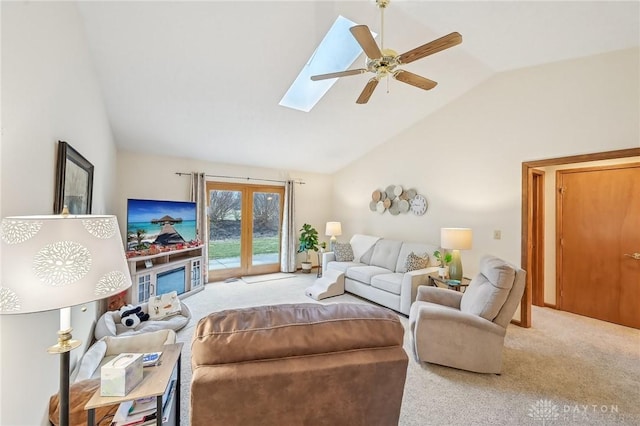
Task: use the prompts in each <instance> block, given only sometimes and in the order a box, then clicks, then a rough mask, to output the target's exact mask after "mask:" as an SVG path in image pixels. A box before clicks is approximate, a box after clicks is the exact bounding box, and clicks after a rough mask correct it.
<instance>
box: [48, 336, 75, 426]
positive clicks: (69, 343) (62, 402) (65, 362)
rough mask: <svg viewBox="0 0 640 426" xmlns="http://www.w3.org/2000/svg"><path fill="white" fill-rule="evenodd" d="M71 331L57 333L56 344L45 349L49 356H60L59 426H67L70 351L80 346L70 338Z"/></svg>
mask: <svg viewBox="0 0 640 426" xmlns="http://www.w3.org/2000/svg"><path fill="white" fill-rule="evenodd" d="M72 331H73V329H71V328H69V329H67V330H59V331H58V343H57V344H55V345H53V346H50V347H48V348H47V352H49V353H50V354H60V389H58V394H59V398H58V414H59V425H60V426H69V364H70V359H69V358H70V353H71V350H72V349H75V348H77V347H78V346H80V341H79V340H73V339H72V338H71V332H72Z"/></svg>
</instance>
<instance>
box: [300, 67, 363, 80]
mask: <svg viewBox="0 0 640 426" xmlns="http://www.w3.org/2000/svg"><path fill="white" fill-rule="evenodd" d="M365 72H367V70H366V69H364V68H358V69H357V70H347V71H338V72H330V73H328V74H319V75H312V76H311V80H313V81H318V80H326V79H328V78H338V77H346V76H348V75H356V74H362V73H365Z"/></svg>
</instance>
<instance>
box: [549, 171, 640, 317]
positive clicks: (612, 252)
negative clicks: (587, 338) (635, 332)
mask: <svg viewBox="0 0 640 426" xmlns="http://www.w3.org/2000/svg"><path fill="white" fill-rule="evenodd" d="M557 190H558V198H557V201H558V202H557V209H558V212H557V218H558V224H557V230H558V240H557V251H556V252H557V262H558V267H557V269H556V270H557V278H558V286H557V289H558V295H557V298H558V308H559V309H562V310H565V311H569V312H573V313H576V314H580V315H585V316H588V317H591V318H597V319H600V320H604V321H610V322H613V323H617V324H621V325H625V326H629V327H634V328H640V309H638V305H639V303H640V259H635V258H634V257H633V254H634V253H640V163H634V164H621V165H615V166H606V167H591V168H583V169H571V170H561V171H558V172H557ZM629 255H630V256H629Z"/></svg>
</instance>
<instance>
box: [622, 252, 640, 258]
mask: <svg viewBox="0 0 640 426" xmlns="http://www.w3.org/2000/svg"><path fill="white" fill-rule="evenodd" d="M624 255H625V256H627V257H630V258H632V259H635V260H640V253H633V254H627V253H625V254H624Z"/></svg>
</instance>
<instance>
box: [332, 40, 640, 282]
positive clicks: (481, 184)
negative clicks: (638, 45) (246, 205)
mask: <svg viewBox="0 0 640 426" xmlns="http://www.w3.org/2000/svg"><path fill="white" fill-rule="evenodd" d="M638 52H639V50H638V49H630V50H624V51H619V52H614V53H609V54H604V55H598V56H592V57H587V58H581V59H576V60H570V61H563V62H558V63H553V64H548V65H543V66H538V67H532V68H526V69H521V70H515V71H511V72H505V73H502V74H498V75H496V76H495V77H492V78H490V79H489V80H487V81H486V82H484V83H482V84H481V85H479V86H477V87H476V88H474V89H473V90H471V91H470V92H468V93H467V94H465V95H464V96H462V97H460V98H459V99H458V100H456V101H454V102H452V103H451V104H449V105H447V106H446V107H444V108H443V109H441V110H440V111H438V112H436V113H435V114H433V115H431V116H429V117H428V118H426V119H424V120H423V121H421V122H420V123H418V124H416V125H415V126H413V127H411V128H409V129H407V130H406V131H404V132H403V133H401V134H399V135H397V137H395V138H393V139H392V140H390V141H388V142H386V143H385V144H383V145H381V146H380V147H378V148H376V149H374V150H373V151H372V152H370V153H369V154H368V155H366V156H364V157H363V158H361V159H359V160H358V161H356V162H354V163H353V164H351V165H349V166H348V167H346V168H344V169H343V170H341V171H339V172H338V173H337V174H336V175H335V176H334V178H335V180H334V188H335V191H334V206H335V208H334V213H335V216H336V217H335V220H341V221H342V223H343V231H345V233H346V235H351V234H353V233H356V232H364V233H370V234H375V235H381V236H384V237H387V238H397V239H406V240H413V241H424V242H430V243H435V244H439V240H440V228H441V227H470V228H472V229H473V232H474V235H473V249H472V250H469V251H463V252H462V261H463V264H464V268H465V275H466V276H472V275H473V274H475V273H476V272H477V264H478V260H479V258H480V257H481V256H482V255H483V254H486V253H492V254H495V255H497V256H500V257H503V258H505V259H507V260H509V261H512V262H514V263H516V264H520V241H521V237H520V236H521V213H520V210H521V173H522V172H521V168H522V162H524V161H532V160H538V159H544V158H553V157H561V156H569V155H577V154H585V153H592V152H601V151H610V150H616V149H623V148H632V147H638V146H639V141H640V131H639V129H640V118H639V117H640V109H639V102H638V99H640V86H639V79H640V77H639V76H640V68H639V63H640V61H639V54H638ZM441 84H444V83H441ZM435 90H437V89H435ZM425 96H429V95H428V94H427V95H425ZM389 184H399V185H402V186H404V187H414V188H416V189H417V191H418V193H421V194H423V195H425V196H426V198H427V200H428V202H429V209H428V211H427V213H426V214H425V215H424V216H421V217H418V216H414V215H411V214H409V215H407V214H404V215H403V214H401V215H398V216H391V215H390V214H389V213H384V214H382V215H381V214H379V213H375V212H371V211H370V210H369V208H368V204H369V201H370V200H371V198H370V197H371V192H372V191H373V190H374V189H377V188H385V187H386V186H387V185H389ZM494 230H501V231H502V239H501V240H494V239H493V231H494Z"/></svg>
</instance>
